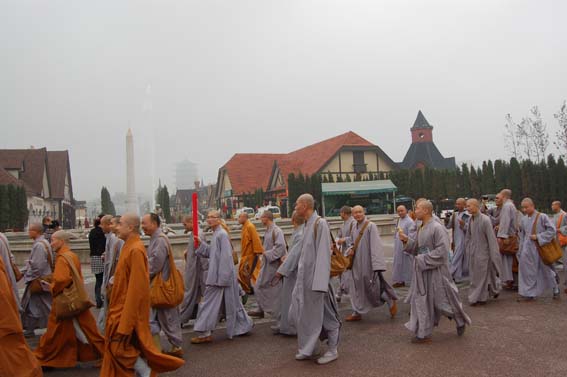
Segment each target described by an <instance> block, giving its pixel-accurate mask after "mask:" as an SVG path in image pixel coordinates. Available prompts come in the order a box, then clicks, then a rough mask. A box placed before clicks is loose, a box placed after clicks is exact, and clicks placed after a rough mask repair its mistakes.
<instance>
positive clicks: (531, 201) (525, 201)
mask: <svg viewBox="0 0 567 377" xmlns="http://www.w3.org/2000/svg"><path fill="white" fill-rule="evenodd" d="M523 204H529V205H532V206H533V205H534V201H533V200H532V199H531V198H524V199H522V205H523Z"/></svg>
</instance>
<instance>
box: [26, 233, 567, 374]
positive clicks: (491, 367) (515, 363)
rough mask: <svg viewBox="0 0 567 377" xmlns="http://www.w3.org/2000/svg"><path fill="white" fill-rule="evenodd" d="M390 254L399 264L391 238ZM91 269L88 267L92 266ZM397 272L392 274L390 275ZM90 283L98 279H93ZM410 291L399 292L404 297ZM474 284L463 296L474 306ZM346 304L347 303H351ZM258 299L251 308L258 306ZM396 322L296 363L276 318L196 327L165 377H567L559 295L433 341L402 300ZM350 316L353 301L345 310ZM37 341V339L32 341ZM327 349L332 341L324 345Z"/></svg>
mask: <svg viewBox="0 0 567 377" xmlns="http://www.w3.org/2000/svg"><path fill="white" fill-rule="evenodd" d="M384 241H385V243H386V256H387V258H388V262H389V264H390V266H391V259H392V258H391V257H392V247H391V242H392V239H391V238H389V239H388V238H387V239H385V240H384ZM87 268H88V267H87ZM387 277H389V274H387ZM89 282H90V281H89ZM406 292H407V289H401V290H398V293H399V295H400V296H401V297H403V296H405V293H406ZM466 292H467V288H466V286H462V287H461V297H462V298H463V300H464V302H465V305H466ZM345 301H346V302H345ZM250 305H253V303H251V304H249V305H247V306H250ZM399 308H400V310H399V313H398V316H397V317H396V318H395V319H393V320H392V319H390V317H389V314H388V310H387V308H386V307H382V308H377V309H376V310H374V311H372V312H371V313H369V314H368V315H366V316H364V319H363V321H361V322H358V323H346V322H345V323H343V327H342V329H341V342H340V346H339V359H338V360H337V361H335V362H333V363H331V364H329V365H325V366H319V365H316V364H315V363H314V362H312V361H302V362H299V361H295V359H294V355H295V353H296V347H297V341H296V339H295V338H292V337H283V336H275V335H272V333H271V330H270V324H271V323H272V322H271V320H270V319H264V320H262V321H258V322H256V326H255V328H254V330H253V331H252V333H251V334H250V335H248V336H244V337H238V338H234V339H233V340H228V339H227V338H226V336H225V333H224V330H223V329H222V328H220V329H219V330H217V331H215V333H214V342H213V343H211V344H205V345H192V344H190V338H191V337H192V336H193V335H194V334H193V333H192V332H191V329H190V328H189V329H185V330H184V340H185V344H184V349H185V360H186V364H185V366H184V367H183V368H181V369H179V370H178V371H175V372H172V373H168V374H163V375H164V376H188V375H192V376H238V377H242V376H262V377H264V376H293V377H296V376H543V375H545V376H565V374H566V373H567V358H565V348H566V346H567V341H566V340H565V335H564V334H566V333H567V321H566V320H565V313H567V296H565V295H563V296H562V297H561V299H560V300H556V301H554V300H552V298H551V292H549V295H548V296H546V297H543V298H541V299H539V300H538V301H536V302H533V303H517V302H516V293H514V292H503V293H502V294H501V295H500V297H499V298H498V300H496V301H493V302H489V304H488V305H486V306H481V307H469V306H468V305H466V311H467V313H468V314H469V315H470V316H471V318H472V322H473V324H472V326H471V327H468V328H467V332H466V333H465V335H464V336H463V337H457V335H456V330H455V325H454V322H452V321H449V320H447V319H446V318H443V319H442V320H441V323H440V326H439V327H438V328H436V329H435V331H434V334H433V343H431V344H426V345H415V344H412V343H410V340H411V337H412V334H411V333H410V332H409V331H407V330H406V329H405V327H404V323H405V322H406V321H407V319H408V313H409V307H408V305H406V304H400V305H399ZM349 313H350V310H349V305H348V300H343V303H342V304H341V314H342V316H343V318H344V317H346V316H347V315H348V314H349ZM31 343H32V345H33V344H34V343H36V341H32V342H31ZM322 350H323V351H324V350H325V348H324V346H323V347H322ZM46 375H48V376H54V377H55V376H57V377H59V376H69V377H70V376H78V375H80V376H97V375H98V370H97V369H94V368H92V367H91V366H89V365H86V366H85V365H83V366H81V367H80V369H70V370H61V371H54V372H49V373H47V374H46Z"/></svg>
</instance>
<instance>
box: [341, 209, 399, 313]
mask: <svg viewBox="0 0 567 377" xmlns="http://www.w3.org/2000/svg"><path fill="white" fill-rule="evenodd" d="M366 221H369V223H368V226H367V227H366V229H365V230H364V233H363V234H362V238H361V239H360V242H359V243H358V248H357V250H356V253H355V255H354V259H353V262H352V280H351V281H350V286H349V292H350V303H351V305H352V310H353V311H354V312H356V313H359V314H364V313H368V311H370V309H372V308H373V307H375V306H374V305H373V304H372V302H373V301H374V302H375V301H376V300H371V299H370V298H369V295H370V294H371V292H370V291H369V290H368V288H367V285H368V284H369V282H370V281H372V280H375V279H374V275H375V272H377V271H380V272H382V271H386V259H385V257H384V248H383V246H382V240H381V239H380V234H379V232H378V227H377V226H376V224H374V223H373V222H371V221H370V220H368V219H366V218H364V220H363V221H362V222H360V223H358V224H356V227H355V230H354V234H355V236H356V237H357V238H358V235H359V234H360V231H361V229H362V227H363V226H364V223H365V222H366ZM380 284H382V285H383V287H380V288H381V289H380V291H381V292H382V294H381V297H380V300H379V302H380V305H379V306H382V305H383V304H384V303H386V302H387V303H388V305H391V304H392V300H397V299H398V297H397V296H396V293H395V292H394V290H393V289H392V287H391V286H390V285H389V284H388V283H386V281H385V280H384V279H380Z"/></svg>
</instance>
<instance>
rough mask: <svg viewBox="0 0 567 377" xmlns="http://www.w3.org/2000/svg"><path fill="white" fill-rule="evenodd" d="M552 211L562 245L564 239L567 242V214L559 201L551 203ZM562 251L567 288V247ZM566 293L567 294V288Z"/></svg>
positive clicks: (564, 246)
mask: <svg viewBox="0 0 567 377" xmlns="http://www.w3.org/2000/svg"><path fill="white" fill-rule="evenodd" d="M551 211H552V212H553V225H555V229H556V230H557V237H558V240H559V243H560V244H561V241H562V239H563V240H567V213H566V212H565V211H563V209H561V202H560V201H558V200H556V201H554V202H553V203H551ZM561 250H562V251H563V260H562V262H563V276H564V284H565V286H566V287H567V245H566V244H563V245H561ZM565 293H567V288H566V289H565Z"/></svg>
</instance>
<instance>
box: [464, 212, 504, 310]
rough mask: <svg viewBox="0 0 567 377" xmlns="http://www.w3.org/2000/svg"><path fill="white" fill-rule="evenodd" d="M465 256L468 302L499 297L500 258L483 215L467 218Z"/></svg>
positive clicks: (496, 245)
mask: <svg viewBox="0 0 567 377" xmlns="http://www.w3.org/2000/svg"><path fill="white" fill-rule="evenodd" d="M465 245H466V248H467V250H466V252H467V254H468V255H469V274H470V286H469V302H470V303H471V304H473V303H476V302H479V301H480V302H485V301H487V300H488V297H489V296H490V295H492V296H494V295H497V294H499V293H500V289H501V284H500V283H501V282H500V277H499V276H500V270H501V267H502V258H500V249H499V247H498V242H497V241H496V235H495V234H494V229H493V228H492V222H491V221H490V218H489V217H488V216H487V215H483V214H481V213H479V214H478V215H477V216H471V218H470V219H469V223H468V226H467V234H466V236H465Z"/></svg>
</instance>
